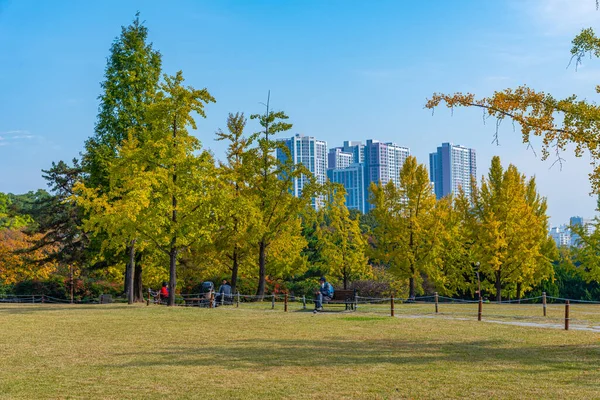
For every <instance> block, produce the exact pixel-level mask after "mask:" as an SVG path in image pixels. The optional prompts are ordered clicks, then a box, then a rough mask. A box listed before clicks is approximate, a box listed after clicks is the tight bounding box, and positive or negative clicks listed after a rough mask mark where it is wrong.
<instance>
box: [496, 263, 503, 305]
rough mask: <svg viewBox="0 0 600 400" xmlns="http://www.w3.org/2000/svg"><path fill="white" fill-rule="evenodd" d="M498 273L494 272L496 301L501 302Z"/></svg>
mask: <svg viewBox="0 0 600 400" xmlns="http://www.w3.org/2000/svg"><path fill="white" fill-rule="evenodd" d="M500 275H501V273H500V271H496V301H497V302H498V303H500V302H501V301H502V281H501V280H500Z"/></svg>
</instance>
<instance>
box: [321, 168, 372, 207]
mask: <svg viewBox="0 0 600 400" xmlns="http://www.w3.org/2000/svg"><path fill="white" fill-rule="evenodd" d="M364 174H365V169H364V166H363V164H360V163H354V164H351V165H350V166H348V167H345V168H332V169H329V170H327V177H328V178H329V180H330V181H331V182H334V183H340V184H342V185H343V186H344V189H345V190H346V207H348V209H350V210H359V211H360V212H362V213H364V212H365V201H366V200H367V198H366V197H365V182H364Z"/></svg>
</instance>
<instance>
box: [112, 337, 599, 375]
mask: <svg viewBox="0 0 600 400" xmlns="http://www.w3.org/2000/svg"><path fill="white" fill-rule="evenodd" d="M509 343H510V342H509V341H505V340H492V339H490V340H477V341H465V342H460V343H443V344H440V343H429V342H425V341H421V342H419V341H414V340H408V339H406V340H402V339H390V340H364V341H357V340H343V339H340V340H324V339H315V340H308V339H303V340H280V339H257V340H237V341H235V342H231V343H230V344H229V346H228V347H226V346H217V347H214V346H203V345H201V344H199V345H198V346H188V347H171V348H164V349H161V350H157V351H156V352H138V353H136V352H129V353H121V354H117V355H116V357H117V359H118V358H119V357H125V358H127V359H128V360H131V357H134V358H135V360H134V361H127V362H124V363H122V364H117V365H112V366H111V367H122V368H128V367H132V366H133V367H153V366H166V367H168V366H173V367H210V366H212V367H218V368H220V369H225V370H227V369H256V368H265V369H267V368H276V367H294V366H295V367H304V368H311V367H314V368H324V367H325V368H326V367H327V366H348V367H354V366H358V367H359V368H361V367H364V368H368V367H369V366H374V365H385V364H402V365H405V366H409V367H411V366H419V365H429V364H431V365H432V367H434V365H433V364H437V363H444V362H450V363H467V364H468V365H470V367H469V368H471V367H472V368H473V369H476V370H478V371H487V370H498V369H499V370H500V371H509V372H510V371H515V370H518V371H522V372H527V373H539V374H545V373H548V372H552V371H555V372H557V371H568V370H572V371H582V372H584V371H594V370H595V371H597V370H598V369H599V368H600V348H599V347H598V346H593V347H587V348H585V347H583V346H576V345H566V346H521V347H516V348H511V347H508V344H509ZM442 368H443V367H442ZM588 380H589V382H587V381H588ZM577 382H578V384H590V385H596V386H599V385H600V384H599V381H598V379H597V375H595V374H588V375H586V376H580V377H579V378H578V381H577Z"/></svg>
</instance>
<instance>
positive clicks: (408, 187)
mask: <svg viewBox="0 0 600 400" xmlns="http://www.w3.org/2000/svg"><path fill="white" fill-rule="evenodd" d="M371 192H372V198H371V203H372V204H373V205H374V206H375V209H374V210H372V211H371V212H372V213H373V216H374V217H375V220H376V227H375V229H374V231H373V236H374V239H375V243H374V249H373V253H372V258H373V259H374V260H376V261H378V262H380V263H382V264H383V265H386V266H388V267H389V270H390V271H391V272H392V273H393V274H395V275H396V276H397V277H398V278H400V279H403V280H408V282H409V296H410V297H415V296H416V294H417V290H418V287H417V285H418V284H419V283H420V282H421V279H422V276H423V274H425V275H426V274H428V272H429V270H430V269H431V268H433V267H434V265H435V262H434V261H435V257H434V256H435V251H434V250H435V247H436V246H437V245H438V244H439V239H438V237H437V233H438V231H439V230H440V229H441V224H440V222H439V221H438V220H437V219H436V218H435V217H434V208H435V201H436V200H435V195H434V194H433V190H432V187H431V182H430V181H429V173H428V172H427V168H426V167H425V166H424V165H423V164H418V163H417V159H416V158H415V157H413V156H410V157H407V159H406V161H405V162H404V165H403V166H402V169H401V170H400V182H399V185H395V184H394V182H392V181H390V182H388V183H387V184H386V185H381V184H379V185H375V184H372V185H371Z"/></svg>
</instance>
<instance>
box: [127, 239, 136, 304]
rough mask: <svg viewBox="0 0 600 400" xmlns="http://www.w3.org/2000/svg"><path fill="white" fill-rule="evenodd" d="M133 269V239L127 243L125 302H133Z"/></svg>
mask: <svg viewBox="0 0 600 400" xmlns="http://www.w3.org/2000/svg"><path fill="white" fill-rule="evenodd" d="M134 271H135V239H133V240H132V241H131V243H130V244H129V262H128V263H127V304H133V301H134V298H133V281H134V279H133V275H134Z"/></svg>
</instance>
